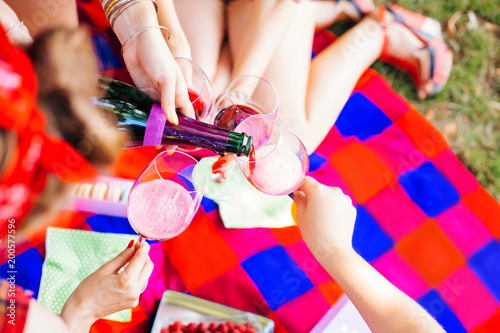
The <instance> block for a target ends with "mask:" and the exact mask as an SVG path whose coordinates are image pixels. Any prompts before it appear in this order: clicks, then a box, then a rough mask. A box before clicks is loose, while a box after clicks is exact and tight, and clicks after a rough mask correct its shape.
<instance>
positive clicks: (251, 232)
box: [0, 0, 500, 333]
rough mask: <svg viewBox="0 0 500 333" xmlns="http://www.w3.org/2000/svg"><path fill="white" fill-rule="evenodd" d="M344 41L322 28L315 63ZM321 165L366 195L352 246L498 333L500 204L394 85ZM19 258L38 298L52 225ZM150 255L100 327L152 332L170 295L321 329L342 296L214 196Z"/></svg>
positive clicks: (287, 243)
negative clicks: (228, 213)
mask: <svg viewBox="0 0 500 333" xmlns="http://www.w3.org/2000/svg"><path fill="white" fill-rule="evenodd" d="M78 6H79V13H80V16H81V19H82V21H84V22H87V23H89V24H90V27H91V30H92V33H93V42H94V47H95V52H96V55H97V58H98V63H99V69H100V71H101V73H103V74H104V75H108V76H113V77H115V78H117V79H121V80H124V81H128V82H130V78H129V77H128V76H127V73H126V71H125V70H124V69H123V65H122V63H121V60H122V59H121V56H120V52H119V43H118V41H117V40H116V37H115V36H114V35H113V33H112V32H111V30H110V29H109V24H108V23H107V22H106V19H105V18H104V15H103V14H102V10H101V9H100V7H99V2H98V1H97V0H92V1H83V0H81V1H78ZM332 40H333V37H332V36H331V35H330V34H328V33H325V32H321V33H318V34H317V36H316V38H315V42H314V50H313V55H314V54H316V53H318V52H320V51H321V50H322V49H323V48H324V47H325V46H326V45H328V44H329V43H331V42H332ZM131 152H132V153H131ZM156 153H157V152H156V150H154V148H149V147H146V148H141V149H133V150H130V151H128V152H127V153H126V154H124V155H122V156H121V158H120V163H118V164H117V165H118V166H119V167H118V168H117V169H116V170H115V172H116V174H117V175H119V176H127V177H132V178H133V177H136V176H137V175H138V173H140V171H142V169H143V168H144V167H145V165H146V164H147V163H148V162H149V161H150V160H151V158H152V156H154V154H156ZM310 161H311V169H310V175H311V176H312V177H314V178H316V179H317V180H318V181H320V182H322V183H324V184H326V185H330V186H338V187H340V188H342V190H343V191H344V192H345V193H347V194H349V195H350V196H351V198H353V201H354V202H355V204H356V208H357V213H358V214H357V220H356V225H355V230H354V238H353V246H354V248H355V250H356V251H357V252H358V253H360V254H361V255H362V256H363V257H364V258H365V259H366V260H367V261H368V262H370V263H371V264H372V265H373V266H374V267H375V268H376V269H377V270H378V271H379V272H381V273H382V274H383V275H384V276H385V277H386V278H387V279H388V280H389V281H391V282H392V283H393V284H394V285H396V286H397V287H398V288H400V289H401V290H402V291H403V292H405V293H406V294H408V295H409V296H410V297H412V298H413V299H415V300H417V301H418V303H419V304H421V305H422V306H423V307H424V308H425V309H426V310H427V311H429V313H431V315H433V316H434V317H435V318H436V319H437V320H438V321H439V323H440V324H441V325H443V327H444V328H445V329H446V330H447V331H448V332H466V331H470V332H497V331H498V327H500V306H499V302H500V278H499V277H500V243H499V239H500V221H499V220H500V205H499V204H498V202H496V201H495V199H494V198H493V197H492V196H491V195H489V194H488V193H487V192H486V191H485V190H484V189H483V188H482V187H481V186H480V184H479V183H478V181H477V180H476V179H475V178H474V176H473V175H472V174H471V173H470V172H469V171H468V170H467V169H466V168H465V167H464V166H463V165H462V163H461V162H460V161H459V160H458V159H457V157H456V156H455V155H454V153H453V152H452V150H451V149H450V147H449V146H448V144H447V143H446V141H445V139H444V138H443V136H442V135H441V134H440V133H439V131H438V130H437V129H436V128H434V127H433V126H432V125H431V124H430V123H429V122H428V121H427V120H426V119H425V118H424V117H423V116H422V115H420V114H419V113H418V112H417V111H416V110H415V109H414V108H413V107H412V106H411V105H410V104H409V103H408V102H407V101H406V100H405V99H403V98H402V97H401V96H399V95H398V94H397V93H396V92H395V91H394V90H393V89H392V88H391V87H390V86H389V85H388V83H387V82H386V81H385V80H384V78H383V77H381V76H380V75H379V74H378V73H376V72H375V71H373V70H368V71H367V72H366V73H365V74H364V75H363V77H362V78H361V79H360V80H359V82H358V84H357V87H356V89H355V91H354V92H353V94H352V96H351V97H350V99H349V101H348V102H347V104H346V105H345V107H344V109H343V111H342V113H341V114H340V117H339V119H338V121H337V122H336V124H335V126H334V127H333V128H332V129H331V131H330V133H329V134H328V136H327V137H326V138H325V140H324V142H323V143H322V144H321V145H320V146H319V147H318V149H317V150H316V151H315V152H314V153H312V154H311V156H310ZM120 166H121V167H120ZM55 224H56V226H58V227H66V228H75V229H81V230H93V231H97V232H113V233H129V234H133V233H134V232H133V230H132V228H131V227H130V225H129V223H128V221H127V220H126V219H123V218H113V217H108V216H102V215H101V216H98V215H95V216H90V215H85V214H79V213H74V212H64V211H63V212H61V213H60V214H59V216H58V218H57V219H56V221H55ZM16 250H17V258H16V268H17V272H18V273H17V283H18V284H19V285H20V286H21V287H23V288H25V289H30V290H32V291H34V297H35V298H36V297H37V294H38V290H39V283H40V276H41V268H42V263H43V259H44V256H45V230H41V231H39V232H34V233H31V234H29V235H26V238H25V239H17V244H16ZM150 255H151V258H152V260H153V262H154V263H155V269H154V271H153V274H152V276H151V279H150V281H149V285H148V287H147V289H146V290H145V292H144V293H143V295H142V297H141V300H140V303H139V306H138V307H136V308H135V309H133V311H132V319H131V321H130V322H125V323H118V322H112V321H107V320H100V321H98V322H97V323H96V324H95V325H94V326H93V328H92V332H147V331H149V330H150V329H151V326H152V322H153V320H154V315H155V311H156V308H157V306H158V302H159V300H160V297H161V295H162V293H163V291H164V290H166V289H173V290H178V291H181V292H189V293H191V294H193V295H195V296H199V297H202V298H205V299H208V300H211V301H215V302H219V303H222V304H226V305H229V306H233V307H236V308H239V309H242V310H248V311H252V312H255V313H259V314H263V315H266V316H268V317H269V318H272V319H273V320H274V321H275V323H276V332H280V333H281V332H308V331H309V330H310V329H311V328H312V327H313V326H314V324H315V323H316V322H317V321H318V320H319V319H320V318H321V317H322V315H323V314H324V313H325V312H326V311H327V310H328V309H329V307H331V306H332V305H333V304H334V303H335V302H336V301H337V299H338V298H339V297H340V296H341V294H342V291H341V290H340V288H339V287H338V285H337V284H336V283H335V282H334V281H333V280H332V279H331V278H330V277H329V275H328V274H327V273H326V272H325V271H324V270H323V268H322V267H321V266H320V265H319V264H318V262H317V261H316V260H315V259H314V257H313V256H312V254H311V253H310V252H309V250H308V249H307V247H306V245H305V243H304V242H303V240H302V239H301V237H300V233H299V230H298V228H297V227H288V228H281V229H264V228H256V229H226V228H224V226H223V223H222V221H221V219H220V215H219V212H218V207H217V205H216V204H215V203H214V202H213V201H211V200H209V199H206V198H205V199H203V201H202V205H201V207H200V210H199V211H198V213H197V215H196V216H195V218H194V220H193V222H192V224H191V225H190V226H189V228H188V229H187V230H186V231H185V232H184V233H182V234H181V235H180V236H178V237H176V238H174V239H172V240H169V241H165V242H161V243H152V246H151V252H150ZM7 271H8V267H7V264H4V265H2V266H0V277H5V276H6V274H7V273H6V272H7Z"/></svg>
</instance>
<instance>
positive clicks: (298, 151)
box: [235, 115, 309, 195]
mask: <svg viewBox="0 0 500 333" xmlns="http://www.w3.org/2000/svg"><path fill="white" fill-rule="evenodd" d="M235 131H236V132H241V133H243V132H244V133H246V134H247V135H250V136H252V137H253V145H254V153H253V154H251V155H250V156H249V157H246V156H239V157H235V159H236V161H237V163H238V165H239V167H240V169H241V171H242V172H243V174H244V175H245V177H246V179H247V180H248V181H249V182H250V183H251V184H252V185H253V186H254V187H255V188H257V189H258V190H259V191H261V192H263V193H266V194H269V195H285V194H289V193H291V192H293V191H295V190H296V189H298V188H299V187H300V185H301V184H302V182H303V181H304V179H305V176H306V175H307V172H308V171H309V157H308V154H307V151H306V148H305V147H304V144H303V143H302V142H301V141H300V139H299V138H298V137H297V136H296V135H295V134H293V132H292V131H290V129H288V128H287V127H286V126H284V125H283V124H281V123H280V122H279V121H278V120H276V119H274V118H272V117H270V116H268V115H254V116H250V117H248V118H246V119H245V120H243V121H242V122H241V123H240V124H239V125H238V126H237V127H236V129H235ZM252 155H253V156H252Z"/></svg>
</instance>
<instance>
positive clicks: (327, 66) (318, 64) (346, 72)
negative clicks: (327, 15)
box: [297, 17, 384, 151]
mask: <svg viewBox="0 0 500 333" xmlns="http://www.w3.org/2000/svg"><path fill="white" fill-rule="evenodd" d="M383 43H384V34H383V31H382V29H381V27H380V25H379V24H378V22H376V21H375V20H373V19H372V18H369V17H367V18H365V19H363V20H362V21H361V22H360V23H358V24H357V25H356V26H355V27H353V28H352V29H350V30H349V31H348V32H347V33H345V34H344V35H342V36H341V37H340V38H339V39H338V40H336V41H335V43H333V44H332V45H330V46H329V47H328V48H326V49H325V50H324V51H323V52H321V53H320V54H319V55H318V56H317V57H316V58H314V60H313V61H312V63H311V69H310V77H309V84H308V87H307V103H306V122H305V123H304V124H303V125H302V126H301V128H298V129H297V130H298V133H302V135H303V136H305V137H306V145H307V146H308V148H311V149H316V147H317V146H318V145H319V144H320V143H321V141H322V140H323V139H324V136H325V135H326V134H327V133H328V131H329V130H330V128H331V127H332V126H333V124H334V123H335V121H336V120H337V118H338V116H339V114H340V111H341V110H342V108H343V107H344V105H345V103H346V102H347V99H348V98H349V96H350V94H351V92H352V90H353V89H354V86H355V85H356V82H357V81H358V80H359V78H360V77H361V75H362V74H363V73H364V71H365V70H366V69H367V68H368V67H369V66H370V65H371V64H373V62H375V60H377V59H378V58H379V56H380V54H381V52H382V46H383ZM311 151H312V150H311Z"/></svg>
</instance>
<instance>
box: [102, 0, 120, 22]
mask: <svg viewBox="0 0 500 333" xmlns="http://www.w3.org/2000/svg"><path fill="white" fill-rule="evenodd" d="M121 1H123V0H109V1H108V2H107V3H106V6H104V15H106V18H108V17H109V12H110V10H113V8H115V7H116V6H117V5H119V4H120V2H121Z"/></svg>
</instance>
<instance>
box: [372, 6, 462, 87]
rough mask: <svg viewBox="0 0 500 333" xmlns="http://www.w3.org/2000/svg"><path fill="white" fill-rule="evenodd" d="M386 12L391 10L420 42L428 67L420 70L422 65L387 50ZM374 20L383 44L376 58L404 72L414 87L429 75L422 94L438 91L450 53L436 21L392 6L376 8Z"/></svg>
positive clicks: (445, 77)
mask: <svg viewBox="0 0 500 333" xmlns="http://www.w3.org/2000/svg"><path fill="white" fill-rule="evenodd" d="M387 13H391V14H392V15H393V17H394V19H395V21H396V22H398V23H400V24H402V25H404V26H405V27H407V28H408V29H409V30H410V31H411V32H412V33H413V34H414V35H415V36H416V37H417V38H418V39H419V40H420V41H421V42H422V43H423V44H424V46H423V47H422V48H421V50H422V51H425V52H422V56H427V57H428V62H429V68H425V69H424V66H415V64H414V63H411V62H409V61H407V60H405V59H399V58H395V57H393V56H390V55H389V54H388V53H387V50H388V45H389V38H388V36H387V25H388V22H387V16H386V14H387ZM378 21H379V22H380V25H381V27H382V29H383V30H384V34H385V41H384V47H383V50H382V55H381V57H380V60H381V61H383V62H386V63H388V64H391V65H393V66H394V67H397V68H398V69H400V70H403V71H405V72H407V73H408V74H409V75H410V76H411V77H412V79H413V81H414V82H415V85H416V86H417V87H421V86H422V84H423V83H424V80H423V78H424V77H429V79H428V83H432V89H430V91H426V93H427V96H426V97H429V96H434V95H436V94H438V93H439V92H441V90H443V88H444V86H445V85H446V82H447V81H448V78H449V76H450V71H451V67H452V64H453V54H452V52H451V51H450V50H448V47H447V46H446V43H445V41H444V39H443V35H442V32H441V26H440V24H439V22H437V21H436V20H434V19H432V18H429V17H426V16H423V15H420V14H417V13H414V12H411V11H409V10H406V9H404V8H401V7H399V6H396V5H391V6H385V7H379V12H378ZM425 53H427V55H425ZM424 61H425V60H423V58H421V59H420V63H422V62H424ZM424 89H425V88H424Z"/></svg>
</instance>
